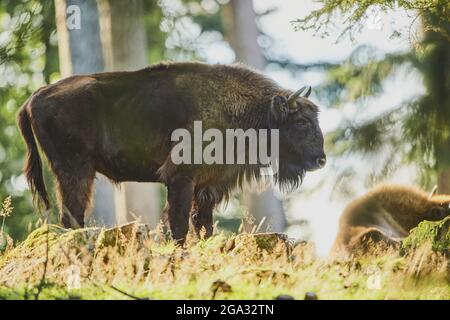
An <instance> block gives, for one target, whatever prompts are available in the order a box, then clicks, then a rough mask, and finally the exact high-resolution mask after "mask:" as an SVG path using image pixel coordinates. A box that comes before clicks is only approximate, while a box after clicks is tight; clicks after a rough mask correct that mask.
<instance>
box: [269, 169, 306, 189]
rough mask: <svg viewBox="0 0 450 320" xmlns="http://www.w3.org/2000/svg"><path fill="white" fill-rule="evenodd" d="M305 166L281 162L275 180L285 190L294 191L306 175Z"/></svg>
mask: <svg viewBox="0 0 450 320" xmlns="http://www.w3.org/2000/svg"><path fill="white" fill-rule="evenodd" d="M305 172H306V170H305V168H304V167H303V166H301V165H299V164H292V163H280V167H279V171H278V173H277V174H276V175H275V182H276V183H277V184H278V186H279V188H280V190H281V191H283V192H292V191H295V190H296V189H298V188H299V187H300V185H301V184H302V182H303V177H304V176H305Z"/></svg>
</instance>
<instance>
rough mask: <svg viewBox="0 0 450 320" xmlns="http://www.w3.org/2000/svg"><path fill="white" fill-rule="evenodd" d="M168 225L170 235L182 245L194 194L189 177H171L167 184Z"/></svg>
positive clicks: (186, 231) (187, 227) (192, 184)
mask: <svg viewBox="0 0 450 320" xmlns="http://www.w3.org/2000/svg"><path fill="white" fill-rule="evenodd" d="M167 192H168V197H167V198H168V202H169V211H168V215H169V226H170V231H171V232H172V237H173V238H174V239H175V240H176V241H177V243H178V244H180V245H183V244H184V241H185V240H186V235H187V233H188V231H189V213H190V211H191V203H192V198H193V195H194V183H193V182H192V179H191V178H189V177H177V178H173V179H171V181H170V183H169V184H168V185H167Z"/></svg>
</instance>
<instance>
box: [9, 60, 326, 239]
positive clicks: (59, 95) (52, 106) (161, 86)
mask: <svg viewBox="0 0 450 320" xmlns="http://www.w3.org/2000/svg"><path fill="white" fill-rule="evenodd" d="M309 92H310V89H309V90H308V92H307V93H306V94H305V95H304V96H303V97H302V96H300V93H301V92H299V91H297V92H294V93H292V92H290V91H289V90H285V89H283V88H281V87H279V86H278V85H277V84H275V83H274V82H272V81H271V80H269V79H267V78H266V77H264V76H263V75H261V74H259V73H256V72H254V71H252V70H249V69H247V68H245V67H243V66H240V65H233V66H227V65H207V64H202V63H163V64H158V65H154V66H151V67H148V68H145V69H142V70H138V71H134V72H114V73H98V74H91V75H81V76H73V77H69V78H66V79H63V80H61V81H59V82H57V83H56V84H52V85H48V86H46V87H43V88H41V89H39V90H38V91H36V92H35V93H34V94H33V95H32V96H31V97H30V98H29V100H28V101H27V102H26V103H25V104H24V106H23V107H22V108H21V110H20V112H19V114H18V124H19V127H20V129H21V132H22V134H23V137H24V139H25V142H26V144H27V146H28V159H27V162H26V166H25V173H26V176H27V179H28V183H29V185H30V188H31V190H32V192H33V194H36V193H37V194H38V195H39V198H40V199H41V200H42V201H43V203H44V204H45V206H46V207H47V208H48V207H49V200H48V196H47V193H46V189H45V185H44V181H43V178H42V167H41V160H40V157H39V154H38V149H37V144H36V142H35V140H37V141H38V142H39V144H40V146H41V148H42V150H43V152H44V153H45V155H46V156H47V159H48V161H49V164H50V166H51V169H52V171H53V173H54V174H55V176H56V181H57V189H58V194H59V197H58V198H59V206H60V214H61V217H60V218H61V221H62V224H63V225H64V226H65V227H77V226H83V225H84V217H85V214H86V211H87V208H88V204H89V202H90V200H91V194H92V184H93V180H94V176H95V173H96V172H100V173H102V174H103V175H105V176H107V177H108V178H109V179H111V180H112V181H113V182H117V183H119V182H122V181H139V182H162V183H164V184H165V185H166V186H167V189H168V218H169V225H170V229H171V232H172V236H173V237H174V238H175V239H177V240H179V241H180V242H181V243H182V242H183V241H184V239H185V236H186V234H187V231H188V226H189V214H190V212H191V216H192V221H193V225H194V226H195V229H196V231H197V232H199V230H200V229H201V228H202V227H205V229H206V236H209V235H210V234H211V233H212V225H213V223H212V210H213V208H214V206H215V205H216V204H217V203H219V202H220V201H221V200H222V199H223V198H227V197H228V195H229V192H230V191H231V190H232V189H233V188H234V187H236V186H239V185H240V184H241V183H242V180H243V179H244V178H252V177H254V178H257V177H258V172H259V169H260V168H259V166H258V165H205V164H198V165H185V164H182V165H175V164H174V163H173V162H172V160H171V157H170V154H171V149H172V148H173V146H174V143H173V142H172V141H171V133H172V132H173V131H174V130H175V129H178V128H185V129H187V130H192V126H193V122H194V121H195V120H201V121H202V123H203V127H204V128H218V129H219V130H222V131H223V130H225V128H242V129H244V130H246V129H248V128H255V129H271V128H277V129H279V140H280V142H279V157H280V163H279V172H278V173H277V175H276V177H275V178H276V180H277V181H278V183H280V184H281V185H282V186H297V185H298V184H299V182H301V179H302V177H303V175H304V173H305V171H308V170H314V169H318V168H320V167H323V166H324V164H325V154H324V152H323V136H322V132H321V130H320V128H319V124H318V119H317V114H318V108H317V106H316V105H315V104H313V103H312V102H311V101H309V100H308V99H307V96H308V95H309Z"/></svg>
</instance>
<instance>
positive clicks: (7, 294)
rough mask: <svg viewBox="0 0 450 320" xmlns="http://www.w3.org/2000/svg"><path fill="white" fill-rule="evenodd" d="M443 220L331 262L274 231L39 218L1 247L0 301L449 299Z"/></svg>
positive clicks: (447, 234)
mask: <svg viewBox="0 0 450 320" xmlns="http://www.w3.org/2000/svg"><path fill="white" fill-rule="evenodd" d="M449 225H450V218H447V219H446V220H443V221H442V222H440V223H428V222H427V223H423V224H422V225H420V226H419V227H418V228H417V229H416V230H415V231H414V233H413V234H412V235H411V236H410V237H409V238H407V239H406V240H405V241H404V242H403V245H402V250H400V251H399V252H395V251H391V252H385V253H378V254H376V255H371V256H364V257H360V258H358V259H356V258H354V259H352V260H347V261H329V260H323V259H319V258H317V257H316V256H315V255H314V248H313V246H312V245H310V244H307V243H300V244H293V243H291V242H290V241H289V240H288V239H285V238H284V237H282V236H280V235H278V234H262V235H253V234H240V235H237V236H235V235H225V234H224V233H219V234H217V235H215V236H213V237H212V238H210V239H208V240H197V241H194V240H191V241H188V243H187V245H186V247H185V248H180V247H177V246H175V245H174V243H173V242H170V241H166V240H164V237H163V236H162V232H161V231H152V232H150V233H149V232H148V230H147V229H146V227H145V226H144V225H141V224H138V223H132V224H129V225H125V226H122V227H120V228H115V229H109V230H105V229H100V228H85V229H79V230H66V229H63V228H61V227H58V226H56V225H44V226H42V227H40V228H39V229H36V230H35V231H33V232H32V233H31V234H30V235H29V236H28V238H27V239H26V240H25V241H23V242H21V243H19V244H17V245H15V246H13V245H12V244H11V243H9V244H6V245H4V246H3V247H2V251H1V253H0V299H275V298H277V297H278V296H280V295H289V296H291V297H293V298H295V299H304V298H305V296H310V297H311V296H312V297H317V298H318V299H450V281H449V280H450V270H449V256H450V255H449V248H450V245H449V244H450V230H449Z"/></svg>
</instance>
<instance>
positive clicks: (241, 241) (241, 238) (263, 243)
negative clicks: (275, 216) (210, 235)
mask: <svg viewBox="0 0 450 320" xmlns="http://www.w3.org/2000/svg"><path fill="white" fill-rule="evenodd" d="M280 245H281V246H283V247H284V248H285V249H289V248H290V247H291V245H290V243H289V241H288V237H287V235H285V234H282V233H276V232H268V233H241V234H238V235H237V236H236V237H235V238H234V243H233V247H234V248H235V249H239V248H245V247H250V248H251V247H256V248H258V249H260V250H265V251H267V252H269V253H271V252H273V251H274V249H275V248H277V247H279V246H280ZM227 246H230V244H227Z"/></svg>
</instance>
